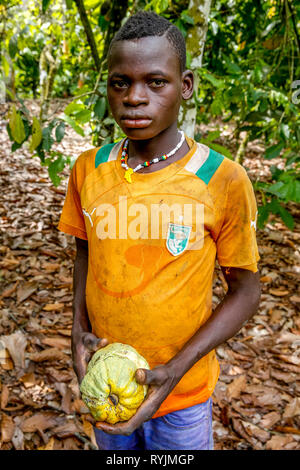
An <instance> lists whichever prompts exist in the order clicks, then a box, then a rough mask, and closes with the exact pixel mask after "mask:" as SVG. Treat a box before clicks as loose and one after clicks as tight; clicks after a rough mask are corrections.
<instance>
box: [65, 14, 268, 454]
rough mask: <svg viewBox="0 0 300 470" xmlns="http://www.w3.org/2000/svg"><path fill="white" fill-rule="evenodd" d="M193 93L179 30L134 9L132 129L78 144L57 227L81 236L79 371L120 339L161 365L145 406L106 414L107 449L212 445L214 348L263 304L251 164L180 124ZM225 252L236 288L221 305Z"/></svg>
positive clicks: (111, 91)
mask: <svg viewBox="0 0 300 470" xmlns="http://www.w3.org/2000/svg"><path fill="white" fill-rule="evenodd" d="M192 94H193V74H192V72H191V71H189V70H186V68H185V44H184V39H183V37H182V35H181V33H180V32H179V30H178V29H177V28H176V27H175V26H173V25H171V24H170V23H169V22H168V21H167V20H166V19H164V18H162V17H159V16H158V15H156V14H154V13H148V12H147V13H146V12H140V13H137V14H136V15H134V16H132V17H131V18H129V19H128V21H127V22H126V23H125V25H124V26H123V27H122V28H121V29H120V31H119V32H118V33H117V35H116V36H115V38H114V39H113V40H112V43H111V46H110V50H109V53H108V80H107V96H108V101H109V105H110V108H111V111H112V114H113V116H114V119H115V120H116V122H117V123H118V125H119V126H120V127H121V129H122V130H123V131H124V134H125V135H126V136H127V138H126V139H122V140H121V141H120V142H118V143H115V144H110V145H108V146H104V147H102V148H100V149H93V150H90V151H87V152H85V153H83V154H81V155H80V156H79V158H78V159H77V160H76V162H75V165H74V167H73V169H72V172H71V176H70V179H69V183H68V191H67V195H66V200H65V204H64V207H63V211H62V215H61V218H60V222H59V226H58V228H59V229H60V230H62V231H64V232H65V233H68V234H71V235H74V236H75V237H76V245H77V255H76V259H75V264H74V303H73V311H74V323H73V330H72V353H73V362H74V369H75V372H76V374H77V376H78V380H79V382H81V380H82V378H83V376H84V374H85V371H86V365H87V362H88V360H89V358H90V357H91V354H92V352H94V351H96V350H97V349H98V348H100V347H103V346H105V345H106V344H108V343H111V342H120V343H126V344H130V345H131V346H133V347H135V348H136V349H137V351H138V352H139V353H140V354H142V355H143V356H144V357H145V358H146V359H147V361H148V362H149V364H150V367H151V369H150V370H149V371H146V370H145V369H138V370H137V372H136V380H137V381H138V382H139V383H141V384H148V385H149V389H148V395H147V397H146V399H145V401H144V402H143V404H142V405H141V406H140V408H139V409H138V410H137V412H136V414H135V415H134V416H133V417H132V418H131V419H130V420H129V421H127V422H119V423H117V424H115V425H110V424H108V423H104V422H99V423H96V427H95V434H96V439H97V443H98V446H99V449H103V450H116V449H126V450H129V449H130V450H131V449H151V450H154V449H163V450H167V449H189V450H193V449H198V450H200V449H202V450H209V449H213V440H212V409H211V408H212V399H211V395H212V393H213V390H214V387H215V385H216V382H217V380H218V375H219V365H218V361H217V359H216V355H215V348H216V347H217V346H218V345H219V344H221V343H223V342H224V341H226V340H227V339H229V338H231V337H232V336H233V335H235V334H236V333H237V332H238V331H239V329H240V328H241V327H242V325H243V324H244V323H245V322H246V321H247V320H248V319H249V318H250V317H252V315H254V314H255V313H256V311H257V308H258V304H259V299H260V286H259V272H258V270H257V261H258V260H259V255H258V250H257V244H256V233H255V229H256V214H257V212H256V201H255V196H254V192H253V188H252V185H251V182H250V180H249V178H248V176H247V174H246V171H245V170H244V169H243V168H242V166H240V165H239V164H238V163H235V162H233V161H231V160H229V159H227V158H225V157H223V156H222V155H220V154H218V153H216V152H214V151H212V150H210V149H209V148H208V147H206V146H204V145H201V144H197V143H196V142H195V141H194V140H192V139H190V138H188V137H187V136H185V135H184V134H183V133H180V132H179V130H178V129H177V119H178V113H179V107H180V103H181V100H182V99H184V100H187V99H189V98H191V97H192ZM178 208H179V209H178ZM163 209H164V210H165V212H164V213H163ZM168 210H169V212H168ZM160 211H161V212H160ZM166 212H167V213H168V214H167V215H168V217H167V218H166V217H165V218H164V215H165V214H166ZM137 214H139V216H137ZM161 216H162V217H161ZM216 256H217V258H218V261H219V264H220V266H221V269H222V272H223V274H224V276H225V278H226V281H227V283H228V292H227V294H226V296H225V297H224V299H223V300H222V302H221V303H220V304H219V305H218V306H217V308H216V309H215V310H214V312H212V282H213V272H214V267H215V258H216Z"/></svg>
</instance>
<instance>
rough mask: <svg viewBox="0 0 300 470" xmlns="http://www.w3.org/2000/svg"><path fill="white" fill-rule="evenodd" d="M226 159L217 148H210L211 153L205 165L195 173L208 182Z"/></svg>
mask: <svg viewBox="0 0 300 470" xmlns="http://www.w3.org/2000/svg"><path fill="white" fill-rule="evenodd" d="M223 160H224V156H223V155H221V154H220V153H218V152H215V150H212V149H209V155H208V158H207V159H206V161H205V162H204V163H203V165H202V166H201V167H200V168H199V170H198V171H197V172H196V173H195V174H196V176H198V178H200V179H202V181H204V183H206V184H208V183H209V182H210V180H211V178H212V177H213V175H214V174H215V172H216V171H217V169H218V168H219V166H220V165H221V163H222V161H223Z"/></svg>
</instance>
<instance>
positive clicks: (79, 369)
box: [71, 237, 108, 383]
mask: <svg viewBox="0 0 300 470" xmlns="http://www.w3.org/2000/svg"><path fill="white" fill-rule="evenodd" d="M75 240H76V248H77V252H76V258H75V261H74V272H73V293H74V296H73V326H72V336H71V340H72V358H73V367H74V370H75V373H76V375H77V378H78V381H79V383H80V382H81V381H82V379H83V377H84V375H85V373H86V367H87V363H88V361H89V359H90V357H91V355H92V353H93V352H95V351H97V349H99V348H101V347H103V346H106V345H107V344H108V341H107V339H105V338H102V339H101V338H97V337H96V336H95V335H93V334H92V333H91V325H90V322H89V318H88V312H87V307H86V300H85V287H86V279H87V272H88V259H89V255H88V253H89V252H88V242H87V241H86V240H82V239H80V238H77V237H75Z"/></svg>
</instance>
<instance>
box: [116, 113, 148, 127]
mask: <svg viewBox="0 0 300 470" xmlns="http://www.w3.org/2000/svg"><path fill="white" fill-rule="evenodd" d="M121 121H122V123H123V124H124V126H125V127H128V128H131V129H143V128H145V127H148V126H149V124H151V122H152V119H150V118H149V117H148V116H122V117H121Z"/></svg>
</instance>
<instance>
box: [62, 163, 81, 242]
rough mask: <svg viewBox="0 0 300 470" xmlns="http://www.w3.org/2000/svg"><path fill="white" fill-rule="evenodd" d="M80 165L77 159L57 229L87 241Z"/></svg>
mask: <svg viewBox="0 0 300 470" xmlns="http://www.w3.org/2000/svg"><path fill="white" fill-rule="evenodd" d="M79 163H80V161H79V159H77V160H76V162H75V164H74V166H73V168H72V170H71V173H70V176H69V180H68V187H67V194H66V198H65V202H64V205H63V209H62V212H61V216H60V219H59V223H58V227H57V228H58V230H60V231H61V232H64V233H67V234H69V235H74V236H75V237H78V238H81V239H83V240H87V239H88V238H87V234H86V229H85V222H84V215H83V211H82V206H81V201H80V193H79V179H80V175H79V173H80V170H79V168H78V164H79Z"/></svg>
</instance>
